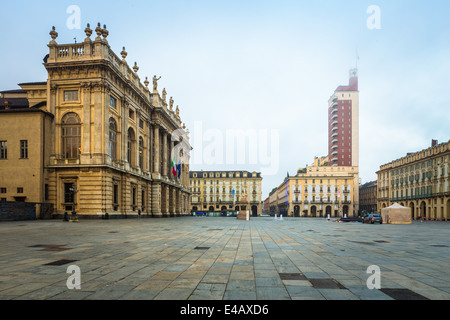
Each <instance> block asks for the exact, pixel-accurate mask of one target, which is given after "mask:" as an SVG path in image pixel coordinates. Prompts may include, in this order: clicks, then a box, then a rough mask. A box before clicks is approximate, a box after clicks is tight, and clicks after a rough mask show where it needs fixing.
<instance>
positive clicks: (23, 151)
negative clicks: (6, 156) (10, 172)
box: [20, 140, 28, 159]
mask: <svg viewBox="0 0 450 320" xmlns="http://www.w3.org/2000/svg"><path fill="white" fill-rule="evenodd" d="M20 159H28V140H21V141H20Z"/></svg>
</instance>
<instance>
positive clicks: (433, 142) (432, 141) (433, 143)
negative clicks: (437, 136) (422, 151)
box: [431, 139, 438, 147]
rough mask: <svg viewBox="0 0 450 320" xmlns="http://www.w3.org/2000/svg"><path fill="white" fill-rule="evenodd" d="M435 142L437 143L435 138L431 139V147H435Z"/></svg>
mask: <svg viewBox="0 0 450 320" xmlns="http://www.w3.org/2000/svg"><path fill="white" fill-rule="evenodd" d="M437 144H438V141H437V140H434V139H433V140H431V147H436V146H437Z"/></svg>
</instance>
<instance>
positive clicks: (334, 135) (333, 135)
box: [331, 132, 339, 138]
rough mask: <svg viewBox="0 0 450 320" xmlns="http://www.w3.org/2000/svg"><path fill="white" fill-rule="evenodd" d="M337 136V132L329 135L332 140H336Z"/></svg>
mask: <svg viewBox="0 0 450 320" xmlns="http://www.w3.org/2000/svg"><path fill="white" fill-rule="evenodd" d="M338 135H339V134H338V133H337V132H334V133H333V134H332V135H331V137H332V138H336V137H337V136H338Z"/></svg>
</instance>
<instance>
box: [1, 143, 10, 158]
mask: <svg viewBox="0 0 450 320" xmlns="http://www.w3.org/2000/svg"><path fill="white" fill-rule="evenodd" d="M7 151H8V148H7V142H6V141H0V159H8V152H7Z"/></svg>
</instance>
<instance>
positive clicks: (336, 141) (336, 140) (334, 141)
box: [331, 139, 339, 144]
mask: <svg viewBox="0 0 450 320" xmlns="http://www.w3.org/2000/svg"><path fill="white" fill-rule="evenodd" d="M338 142H339V140H338V139H334V140H333V141H331V143H332V144H335V143H338Z"/></svg>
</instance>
